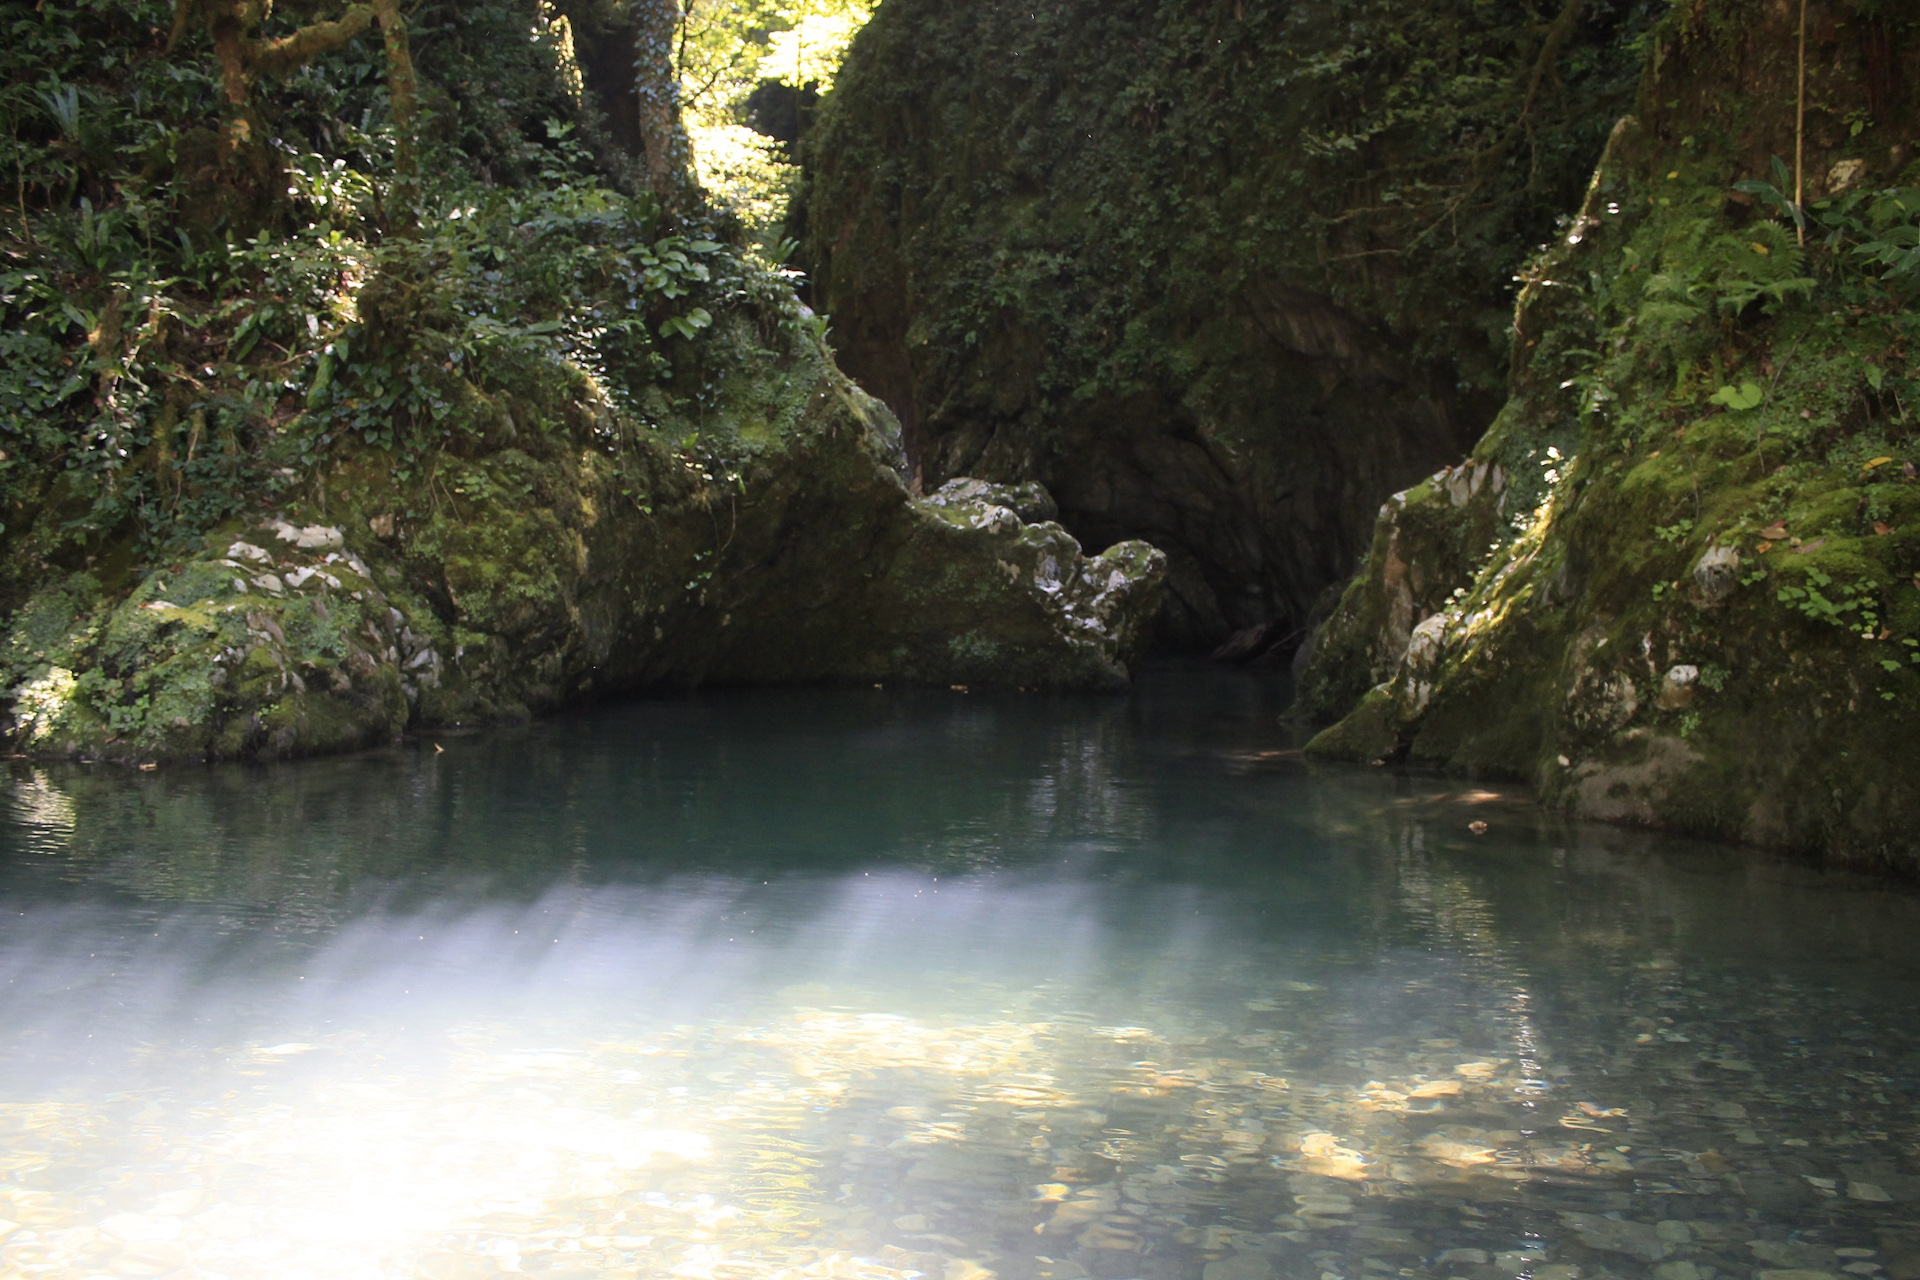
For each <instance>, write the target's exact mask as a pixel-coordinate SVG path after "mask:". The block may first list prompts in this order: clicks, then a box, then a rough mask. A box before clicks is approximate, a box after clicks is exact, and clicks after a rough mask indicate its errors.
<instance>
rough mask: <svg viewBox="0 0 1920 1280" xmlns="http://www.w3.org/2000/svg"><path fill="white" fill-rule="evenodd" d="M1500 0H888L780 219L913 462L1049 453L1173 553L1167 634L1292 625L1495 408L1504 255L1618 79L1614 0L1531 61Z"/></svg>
mask: <svg viewBox="0 0 1920 1280" xmlns="http://www.w3.org/2000/svg"><path fill="white" fill-rule="evenodd" d="M1496 10H1497V7H1489V6H1486V5H1477V4H1473V3H1470V2H1469V0H1435V2H1433V3H1425V4H1405V5H1394V6H1374V7H1371V8H1369V7H1367V6H1361V5H1344V4H1338V5H1331V6H1319V7H1307V8H1302V7H1300V6H1284V5H1226V6H1222V5H1215V4H1204V5H1195V6H1185V7H1176V8H1173V9H1169V8H1168V7H1167V6H1165V5H1162V4H1158V3H1154V2H1152V0H1065V2H1064V3H1052V4H1047V5H1043V6H1038V7H1036V6H1032V5H1027V6H1017V5H1004V4H952V3H948V2H947V0H888V2H887V3H886V4H885V5H883V6H881V7H880V9H879V10H878V11H877V13H876V14H875V16H874V19H873V21H872V22H871V23H870V24H869V25H868V26H867V27H866V28H865V29H864V30H863V31H862V32H861V34H860V36H859V38H858V39H857V40H856V42H855V44H854V47H853V50H852V52H851V54H850V56H849V58H848V61H847V64H846V66H845V67H844V68H843V70H842V71H841V73H840V74H839V76H838V77H837V78H836V80H835V87H834V89H833V92H832V93H830V94H829V95H827V97H826V98H825V99H824V100H823V102H822V105H821V109H820V114H819V116H818V118H817V123H816V124H815V126H814V128H813V130H812V132H811V134H810V137H809V141H808V144H807V157H808V158H807V167H808V180H807V188H806V193H805V195H804V197H803V198H802V199H801V201H800V202H799V203H798V204H797V206H796V217H797V219H798V220H799V221H802V222H804V226H805V232H806V238H805V244H804V247H803V249H802V258H803V260H804V262H805V265H806V267H807V270H808V272H809V276H810V279H811V281H812V286H811V287H812V289H813V295H812V301H813V305H814V306H815V307H816V308H817V309H818V310H820V311H821V312H822V313H824V314H830V315H832V317H833V322H834V332H835V335H836V339H835V341H836V344H837V349H838V350H839V352H840V357H841V359H842V361H843V363H844V365H845V367H846V368H847V370H848V371H849V372H850V373H851V374H852V375H853V376H854V377H855V378H856V379H858V380H859V381H860V383H861V384H862V385H863V386H865V387H866V388H867V389H868V390H870V391H872V392H873V393H874V394H875V395H877V396H879V397H880V398H881V399H883V400H885V401H886V402H887V403H888V404H889V405H890V406H891V407H892V408H893V409H894V411H895V412H896V413H897V414H898V415H899V417H900V418H901V420H902V423H903V427H904V431H903V438H904V441H905V446H906V452H907V455H908V458H909V459H910V463H911V468H912V471H913V474H914V475H915V476H916V477H917V480H918V482H919V484H920V486H921V487H923V488H924V489H925V490H927V491H929V492H932V491H937V490H939V489H940V488H941V487H942V486H944V485H945V484H946V483H947V482H948V481H950V480H952V479H954V478H955V477H963V476H965V477H977V478H980V479H982V480H989V481H994V482H1026V481H1038V482H1040V483H1041V484H1044V485H1045V486H1046V487H1047V489H1048V490H1049V491H1050V492H1051V493H1052V495H1053V497H1054V498H1055V499H1056V500H1057V502H1058V504H1059V514H1058V519H1059V520H1060V522H1061V524H1062V525H1064V526H1065V527H1066V528H1067V529H1068V530H1070V531H1071V532H1073V533H1074V534H1075V535H1076V536H1077V537H1079V538H1080V539H1081V540H1082V541H1084V542H1086V543H1087V544H1088V545H1090V546H1098V545H1106V544H1109V543H1113V542H1118V541H1123V540H1126V539H1130V538H1143V539H1145V540H1147V541H1148V542H1151V543H1152V544H1153V545H1154V546H1156V547H1159V548H1161V549H1162V550H1163V551H1165V552H1166V553H1167V555H1168V557H1169V578H1168V588H1167V601H1168V605H1167V614H1166V617H1165V618H1164V620H1163V629H1164V638H1165V639H1166V641H1167V642H1169V643H1170V644H1172V645H1175V646H1179V647H1183V648H1187V649H1192V650H1210V649H1213V648H1214V647H1215V646H1217V645H1219V644H1220V643H1221V642H1222V641H1225V640H1227V638H1228V637H1229V636H1232V635H1234V634H1236V633H1242V632H1247V631H1249V630H1250V629H1253V628H1262V630H1261V631H1260V632H1258V633H1257V634H1258V635H1261V636H1266V635H1279V636H1285V635H1289V634H1292V633H1295V632H1297V631H1298V630H1299V629H1300V628H1301V626H1302V624H1303V623H1304V622H1305V621H1306V620H1307V617H1308V615H1309V613H1310V611H1311V610H1312V609H1313V607H1314V605H1315V604H1316V602H1317V601H1318V600H1319V598H1320V596H1321V595H1322V593H1323V591H1324V590H1325V589H1326V588H1327V587H1328V586H1329V584H1332V583H1335V582H1337V581H1340V580H1342V579H1344V578H1345V577H1347V576H1348V575H1349V574H1350V573H1351V572H1352V571H1353V567H1354V565H1355V564H1356V563H1357V562H1358V560H1359V559H1360V557H1361V555H1362V554H1363V553H1364V552H1365V550H1366V547H1367V539H1368V529H1369V525H1370V523H1371V521H1372V518H1373V515H1374V512H1375V511H1376V510H1377V509H1378V507H1379V504H1380V501H1381V499H1382V498H1383V497H1384V496H1385V495H1386V494H1389V493H1392V492H1394V491H1395V490H1397V489H1401V488H1403V487H1405V486H1407V485H1408V484H1410V483H1413V482H1415V481H1417V480H1418V478H1419V477H1420V476H1422V475H1426V474H1428V473H1430V472H1431V471H1433V470H1434V469H1435V468H1436V467H1437V466H1439V465H1440V464H1441V463H1443V462H1445V461H1446V460H1448V459H1450V458H1455V457H1458V456H1459V455H1460V454H1461V453H1462V452H1464V451H1465V450H1466V449H1467V448H1469V447H1470V446H1471V443H1472V440H1473V439H1474V437H1475V436H1476V435H1477V434H1478V433H1479V432H1480V431H1481V430H1483V429H1484V427H1485V425H1486V423H1487V422H1488V421H1489V420H1490V419H1491V417H1492V415H1493V413H1494V412H1495V411H1496V410H1497V408H1498V405H1499V400H1500V395H1501V390H1502V384H1503V381H1504V376H1505V372H1506V351H1505V329H1506V323H1507V315H1508V312H1509V310H1510V299H1509V293H1510V289H1511V284H1510V280H1511V276H1512V273H1513V269H1514V267H1515V266H1516V265H1517V264H1518V263H1519V262H1520V261H1521V260H1522V259H1523V258H1524V256H1525V255H1526V253H1527V252H1528V251H1529V250H1530V249H1531V248H1532V246H1534V245H1537V244H1538V243H1539V242H1540V240H1541V239H1542V238H1544V237H1545V236H1546V235H1547V234H1549V232H1550V229H1551V227H1552V225H1553V220H1554V218H1555V217H1557V216H1558V215H1559V214H1561V213H1562V212H1564V210H1565V209H1566V208H1567V207H1568V206H1569V205H1570V204H1572V203H1573V202H1574V201H1576V200H1577V199H1578V198H1579V191H1580V187H1581V184H1582V183H1584V181H1585V180H1586V176H1587V173H1588V171H1589V170H1590V169H1591V167H1592V157H1593V156H1594V155H1595V154H1597V153H1598V150H1599V147H1600V145H1601V143H1602V142H1603V141H1604V139H1605V132H1606V129H1607V127H1608V125H1609V124H1610V123H1611V121H1612V120H1613V118H1614V117H1615V116H1616V115H1617V114H1618V112H1619V111H1620V110H1622V109H1624V108H1625V106H1626V105H1627V103H1628V101H1629V99H1630V91H1631V82H1632V74H1633V63H1634V59H1633V56H1632V55H1630V54H1629V53H1628V52H1627V46H1628V44H1629V42H1630V40H1631V38H1632V36H1633V35H1635V34H1637V31H1636V30H1635V29H1633V24H1634V23H1636V22H1638V21H1639V20H1640V19H1639V18H1638V17H1637V16H1634V15H1635V14H1636V13H1637V12H1638V10H1637V7H1635V6H1604V7H1602V8H1597V9H1589V10H1587V13H1588V15H1589V17H1588V19H1587V20H1584V21H1582V22H1580V23H1577V24H1575V26H1574V27H1573V28H1572V29H1571V30H1570V31H1569V32H1566V33H1562V34H1563V35H1564V36H1565V40H1564V43H1562V42H1561V40H1560V37H1555V38H1554V41H1553V42H1552V46H1551V47H1552V49H1553V50H1555V51H1558V54H1559V56H1558V58H1557V61H1554V65H1553V66H1552V67H1551V68H1549V67H1547V66H1545V65H1544V64H1543V65H1542V66H1540V67H1536V66H1535V63H1536V61H1537V60H1539V59H1540V58H1541V57H1542V52H1543V50H1542V45H1541V30H1540V21H1539V20H1537V19H1528V20H1526V21H1524V22H1516V21H1514V20H1512V19H1511V18H1510V17H1509V16H1503V13H1502V12H1497V11H1496ZM1442 48H1444V49H1447V50H1449V51H1452V52H1450V53H1449V54H1447V55H1445V56H1439V57H1436V59H1434V60H1432V61H1429V60H1427V59H1426V58H1425V56H1424V55H1425V51H1426V50H1429V49H1442ZM1469 48H1471V49H1473V50H1474V54H1473V55H1472V59H1473V71H1472V80H1471V85H1470V86H1469V85H1468V84H1467V82H1465V81H1462V82H1460V83H1458V84H1454V82H1451V81H1449V80H1448V79H1447V77H1449V76H1451V75H1454V74H1458V73H1464V72H1466V70H1467V67H1466V65H1465V63H1464V62H1462V61H1455V60H1450V59H1459V58H1460V54H1459V52H1458V51H1460V50H1464V49H1469ZM1549 60H1552V59H1549ZM1429 76H1438V77H1439V81H1438V83H1436V82H1434V81H1432V80H1430V79H1428V78H1427V77H1429ZM1529 83H1533V84H1536V85H1538V86H1541V88H1540V89H1539V91H1538V92H1535V93H1531V94H1530V93H1528V92H1527V91H1526V85H1528V84H1529ZM1447 86H1452V87H1447ZM1447 93H1458V94H1461V95H1463V96H1462V97H1461V99H1460V100H1459V104H1460V105H1458V106H1449V107H1447V108H1446V109H1445V110H1444V111H1441V110H1435V111H1434V112H1433V113H1432V114H1431V115H1423V114H1422V113H1423V112H1425V111H1427V109H1428V107H1430V106H1436V105H1437V103H1438V102H1440V101H1441V100H1442V98H1443V96H1444V95H1445V94H1447ZM1446 100H1447V101H1449V102H1453V101H1454V100H1453V99H1446ZM1387 104H1395V105H1392V106H1389V105H1387ZM1466 104H1470V105H1466ZM1462 111H1464V112H1465V114H1461V112H1462ZM1443 116H1444V119H1443ZM1469 117H1470V118H1471V119H1472V120H1473V122H1474V123H1471V124H1469V123H1467V121H1468V119H1469ZM1334 120H1338V121H1340V122H1342V123H1341V124H1340V125H1339V126H1337V127H1334V126H1330V125H1329V121H1334ZM1330 130H1331V132H1330ZM1522 136H1524V137H1525V138H1527V139H1529V142H1528V143H1527V145H1526V146H1525V147H1524V148H1523V149H1522V150H1523V151H1524V158H1522V156H1521V154H1520V153H1518V152H1515V153H1511V154H1507V153H1504V152H1502V153H1500V154H1495V153H1494V152H1489V153H1487V154H1486V155H1483V156H1481V157H1479V158H1478V159H1472V158H1466V157H1465V155H1464V153H1463V152H1462V151H1461V149H1460V148H1461V146H1462V143H1461V139H1462V138H1465V137H1478V138H1481V139H1484V140H1489V142H1490V141H1491V140H1494V139H1499V138H1502V137H1513V138H1519V137H1522ZM1491 145H1493V146H1494V147H1495V151H1496V152H1497V151H1498V150H1499V148H1500V147H1501V146H1502V145H1504V144H1498V143H1491ZM1443 156H1444V157H1446V159H1445V160H1444V161H1442V160H1441V159H1440V157H1443ZM1442 164H1443V165H1444V168H1441V167H1427V166H1439V165H1442ZM1411 174H1418V175H1419V177H1417V178H1416V179H1413V180H1411V181H1408V182H1406V183H1405V184H1403V185H1399V186H1396V184H1397V183H1399V182H1400V179H1399V178H1398V177H1396V176H1393V175H1411ZM1466 174H1471V175H1472V176H1471V178H1466V177H1463V175H1466Z"/></svg>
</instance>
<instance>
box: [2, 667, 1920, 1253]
mask: <svg viewBox="0 0 1920 1280" xmlns="http://www.w3.org/2000/svg"><path fill="white" fill-rule="evenodd" d="M1211 687H1212V686H1211V685H1202V686H1200V689H1199V691H1198V692H1197V693H1196V692H1193V691H1183V692H1181V693H1180V698H1181V699H1186V701H1181V700H1174V701H1173V702H1172V704H1171V711H1169V710H1168V709H1165V708H1161V709H1156V704H1154V703H1153V702H1152V701H1151V700H1150V697H1149V696H1148V695H1142V697H1141V700H1140V701H1137V702H1134V703H1122V702H1105V701H1088V702H1085V703H1065V704H1059V705H1049V704H1040V703H1029V702H1025V701H1013V700H1008V701H1006V702H994V701H990V700H988V699H984V698H979V697H971V698H967V699H938V700H935V699H930V698H922V697H920V696H919V695H913V696H911V697H903V698H900V699H895V698H893V697H892V696H890V695H889V696H887V697H886V698H884V699H882V698H875V699H871V700H856V699H854V698H850V697H846V696H839V695H832V694H816V695H806V696H798V695H796V696H794V697H792V698H789V699H787V700H786V701H784V702H783V701H781V700H780V699H777V698H774V697H772V696H770V695H759V696H756V697H754V698H752V699H748V698H744V697H743V698H741V699H739V700H736V701H723V702H718V703H716V704H714V705H713V706H710V707H708V706H701V705H695V704H687V705H684V706H683V705H677V704H676V705H668V706H664V707H651V706H649V707H641V708H635V709H632V710H629V711H622V712H618V713H608V714H607V715H606V716H603V717H600V718H598V719H593V718H582V719H580V720H576V721H574V722H571V723H556V724H555V725H553V726H548V727H537V728H535V729H530V730H528V731H526V732H525V733H523V734H520V735H517V736H516V735H506V734H503V735H493V736H488V737H485V738H476V739H471V740H465V741H456V742H454V743H451V744H449V747H448V749H447V750H446V751H444V752H442V753H433V754H428V753H425V752H422V753H420V754H419V755H418V756H390V757H381V758H368V759H365V760H359V761H352V760H349V761H335V762H316V763H314V764H311V765H305V766H298V767H287V768H283V769H278V770H272V771H264V770H263V771H244V770H240V771H236V770H212V771H204V772H194V771H180V772H177V773H164V772H163V773H161V774H159V775H158V776H154V775H141V776H123V775H118V774H107V773H105V772H87V771H84V770H64V771H62V770H48V769H32V768H24V767H23V768H20V769H17V770H16V771H15V773H14V775H13V777H12V781H11V783H10V784H9V789H8V791H7V793H6V800H7V802H8V805H9V813H10V816H8V817H7V818H6V819H5V820H4V821H0V1278H4V1280H26V1278H27V1277H53V1278H54V1280H106V1278H107V1277H125V1278H138V1277H177V1278H178V1280H200V1278H205V1280H213V1278H216V1277H223V1278H226V1280H258V1278H265V1277H272V1278H274V1280H281V1278H283V1277H284V1278H289V1280H321V1278H323V1277H324V1278H325V1280H339V1278H341V1277H353V1278H355V1280H358V1278H359V1277H369V1278H377V1280H386V1278H388V1277H393V1278H396V1280H399V1278H406V1277H429V1278H451V1277H481V1276H494V1275H510V1274H527V1275H548V1276H556V1277H567V1276H572V1277H581V1278H584V1277H587V1276H597V1277H615V1278H620V1277H628V1278H636V1280H637V1278H638V1277H642V1276H644V1277H657V1276H676V1277H695V1278H704V1277H714V1278H731V1277H740V1278H743V1280H745V1278H756V1277H786V1276H793V1277H800V1276H808V1277H871V1278H873V1280H890V1278H893V1277H899V1278H901V1280H907V1278H911V1277H925V1278H929V1280H986V1278H987V1277H989V1276H995V1277H999V1278H1000V1280H1083V1278H1090V1280H1282V1278H1285V1280H1292V1278H1293V1277H1296V1276H1298V1277H1304V1278H1306V1280H1314V1278H1318V1280H1386V1278H1387V1277H1402V1278H1407V1280H1513V1278H1514V1277H1521V1278H1522V1280H1608V1278H1609V1277H1612V1278H1613V1280H1641V1277H1646V1278H1647V1280H1784V1278H1783V1277H1782V1276H1781V1275H1780V1274H1779V1273H1781V1272H1789V1273H1792V1274H1793V1278H1794V1280H1851V1278H1852V1277H1859V1278H1860V1280H1876V1278H1878V1280H1910V1277H1911V1276H1912V1275H1914V1274H1920V1271H1916V1270H1915V1268H1916V1266H1920V1232H1910V1231H1908V1230H1907V1228H1905V1227H1904V1226H1903V1225H1902V1224H1903V1223H1904V1222H1905V1220H1906V1219H1905V1217H1904V1216H1903V1215H1904V1214H1905V1213H1906V1211H1907V1209H1908V1208H1909V1207H1910V1205H1911V1204H1912V1203H1915V1202H1920V1168H1916V1167H1915V1165H1916V1160H1920V1156H1916V1153H1920V1122H1917V1121H1916V1114H1917V1113H1920V1106H1917V1105H1916V1102H1917V1100H1916V1096H1915V1093H1914V1087H1913V1080H1914V1079H1915V1078H1916V1076H1915V1066H1916V1065H1917V1064H1920V1049H1916V1046H1915V1044H1914V1036H1913V1034H1912V1032H1911V1029H1910V1028H1911V1027H1912V1026H1913V1025H1915V1023H1914V1020H1913V1013H1914V1010H1915V1007H1916V1002H1915V998H1914V994H1915V993H1914V988H1915V984H1914V981H1913V978H1912V975H1913V974H1914V973H1915V972H1920V966H1916V965H1915V963H1914V961H1915V959H1916V952H1915V947H1916V939H1920V928H1916V927H1915V925H1916V924H1920V910H1917V907H1916V903H1915V902H1914V900H1913V899H1912V898H1911V896H1901V895H1899V894H1895V893H1890V892H1881V891H1876V892H1874V893H1871V894H1867V893H1863V892H1861V891H1860V890H1859V889H1858V888H1857V887H1856V886H1855V884H1854V882H1851V881H1847V880H1845V879H1844V878H1828V877H1820V876H1817V875H1814V874H1812V873H1802V872H1799V871H1795V870H1791V869H1786V868H1782V867H1780V866H1778V865H1777V864H1765V863H1759V862H1755V861H1753V860H1752V859H1750V858H1748V857H1747V856H1746V855H1740V854H1732V853H1728V852H1725V851H1711V850H1701V849H1699V848H1697V847H1695V848H1691V849H1683V848H1678V847H1675V848H1673V849H1671V850H1669V851H1667V852H1661V851H1660V850H1659V849H1658V848H1656V847H1655V846H1654V845H1653V844H1652V843H1650V842H1649V840H1648V839H1647V838H1646V837H1642V836H1630V835H1624V834H1621V833H1613V832H1606V831H1601V830H1595V829H1578V830H1574V829H1569V828H1564V827H1561V826H1557V825H1554V824H1552V823H1550V822H1548V821H1546V820H1545V819H1543V818H1541V817H1540V816H1539V815H1537V814H1533V813H1532V812H1531V811H1529V810H1527V809H1526V808H1525V805H1524V802H1523V801H1521V800H1516V799H1513V798H1511V797H1505V796H1500V795H1495V794H1493V793H1488V792H1482V791H1475V790H1460V789H1454V788H1448V787H1446V786H1444V785H1440V784H1436V783H1435V782H1434V781H1433V780H1431V779H1427V780H1420V779H1412V780H1396V779H1395V778H1393V777H1391V776H1390V775H1386V774H1384V773H1382V772H1380V771H1371V772H1369V771H1342V772H1335V773H1330V774H1324V775H1318V774H1315V773H1313V772H1312V771H1310V770H1309V769H1308V768H1307V767H1306V766H1304V765H1303V764H1302V763H1301V762H1300V761H1299V760H1298V757H1297V756H1295V755H1293V754H1291V753H1290V752H1289V751H1288V750H1286V749H1285V747H1284V743H1282V744H1280V745H1275V744H1274V743H1273V741H1272V736H1273V730H1272V729H1271V727H1270V726H1271V724H1272V721H1271V718H1270V716H1262V717H1261V718H1259V719H1257V720H1255V719H1253V718H1251V717H1250V718H1249V723H1250V724H1251V725H1252V727H1251V728H1250V729H1248V730H1247V731H1246V732H1245V733H1242V734H1237V733H1236V732H1234V731H1233V729H1232V724H1233V722H1231V721H1228V722H1227V725H1228V727H1227V728H1226V729H1224V730H1223V729H1222V727H1221V724H1222V718H1221V716H1219V715H1218V714H1217V710H1216V708H1217V707H1218V706H1219V705H1221V704H1218V703H1214V702H1210V701H1209V700H1208V698H1207V696H1204V695H1206V691H1207V690H1208V689H1210V688H1211ZM1230 691H1231V692H1233V694H1234V697H1235V698H1236V699H1238V698H1243V697H1244V691H1241V690H1230ZM1227 705H1235V706H1237V705H1238V704H1237V703H1232V704H1227ZM1143 707H1144V708H1145V710H1144V711H1142V710H1141V708H1143ZM1175 711H1177V712H1178V713H1179V714H1178V715H1173V714H1172V712H1175ZM1148 713H1151V714H1148ZM1136 716H1140V717H1143V718H1142V719H1140V720H1137V721H1136V720H1135V719H1134V717H1136ZM1170 716H1171V723H1170V727H1169V717H1170ZM1154 717H1160V718H1158V719H1155V718H1154ZM1482 822H1485V823H1488V824H1489V827H1490V834H1487V835H1484V836H1483V835H1477V834H1474V832H1473V830H1472V827H1471V826H1470V824H1478V823H1482ZM1769 1272H1771V1273H1774V1274H1771V1275H1770V1274H1768V1273H1769Z"/></svg>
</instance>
